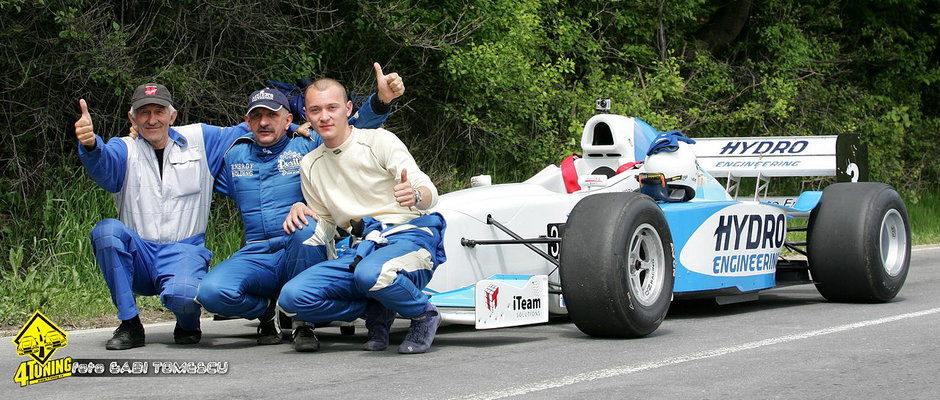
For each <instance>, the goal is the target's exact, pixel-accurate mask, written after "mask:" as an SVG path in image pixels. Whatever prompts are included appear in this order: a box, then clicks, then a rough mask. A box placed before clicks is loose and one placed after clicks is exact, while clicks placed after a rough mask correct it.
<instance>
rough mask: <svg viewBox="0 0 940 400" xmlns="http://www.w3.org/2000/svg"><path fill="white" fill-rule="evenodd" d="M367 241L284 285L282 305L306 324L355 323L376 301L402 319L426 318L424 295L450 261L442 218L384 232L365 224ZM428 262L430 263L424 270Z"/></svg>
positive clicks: (432, 216) (426, 218)
mask: <svg viewBox="0 0 940 400" xmlns="http://www.w3.org/2000/svg"><path fill="white" fill-rule="evenodd" d="M362 221H363V223H364V225H365V229H364V237H365V239H364V240H363V241H362V242H360V243H359V244H358V245H356V247H355V251H352V250H350V251H347V252H345V253H343V254H342V255H341V256H340V257H339V258H337V259H335V260H329V261H326V262H322V263H320V264H317V265H316V266H314V267H313V268H310V269H307V270H306V271H304V272H303V273H302V274H300V275H298V276H297V277H296V278H294V279H293V280H291V281H290V282H288V283H287V284H286V285H284V289H283V290H282V292H281V297H280V298H279V299H278V305H279V306H280V307H281V308H282V309H283V310H284V311H285V312H287V313H288V314H289V315H295V317H296V318H297V319H300V320H303V321H352V320H354V319H356V318H359V317H360V316H362V314H363V313H364V312H365V308H366V299H375V300H377V301H378V302H379V303H382V305H383V306H385V307H387V308H388V309H391V310H394V311H396V312H397V313H398V314H400V315H401V316H402V317H405V318H412V317H416V316H418V315H420V314H421V313H422V312H424V310H425V307H427V304H428V296H427V295H426V294H424V293H422V290H423V289H424V287H425V286H427V284H428V282H430V281H431V278H432V277H433V275H434V270H435V269H437V266H438V265H440V264H441V263H443V262H444V261H445V260H446V258H445V254H444V244H443V241H442V235H443V234H444V230H445V228H446V223H445V222H444V218H443V217H442V216H441V215H440V214H438V213H432V214H426V215H422V216H420V217H417V218H414V219H412V220H411V221H408V222H407V223H404V224H399V225H394V226H389V227H386V226H382V224H381V223H380V222H379V221H377V220H375V219H373V218H371V217H365V218H363V219H362ZM424 257H429V258H430V263H429V264H428V265H425V261H423V260H422V259H423V258H424Z"/></svg>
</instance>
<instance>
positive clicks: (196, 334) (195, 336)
mask: <svg viewBox="0 0 940 400" xmlns="http://www.w3.org/2000/svg"><path fill="white" fill-rule="evenodd" d="M173 340H174V341H175V342H176V344H196V343H199V341H200V340H202V329H199V328H196V329H195V330H191V331H187V330H185V329H183V328H181V327H180V324H179V322H177V323H176V328H173Z"/></svg>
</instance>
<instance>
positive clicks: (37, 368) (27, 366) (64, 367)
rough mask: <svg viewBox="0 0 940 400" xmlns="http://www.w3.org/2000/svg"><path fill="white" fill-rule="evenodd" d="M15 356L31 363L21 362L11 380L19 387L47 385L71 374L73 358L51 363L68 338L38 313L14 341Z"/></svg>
mask: <svg viewBox="0 0 940 400" xmlns="http://www.w3.org/2000/svg"><path fill="white" fill-rule="evenodd" d="M13 344H15V345H16V354H17V355H18V356H20V357H25V356H30V357H31V358H32V360H26V361H23V362H22V363H20V366H19V368H17V370H16V375H15V376H14V377H13V381H14V382H17V383H19V384H20V386H26V385H31V384H34V383H41V382H47V381H51V380H55V379H59V378H65V377H67V376H71V375H72V365H71V364H72V358H71V357H66V358H60V359H56V360H52V361H50V360H49V359H50V358H52V355H53V354H55V352H56V350H58V349H61V348H63V347H65V346H66V345H68V335H67V334H66V333H65V331H63V330H62V329H61V328H59V327H58V326H56V324H54V323H53V322H52V321H51V320H49V318H47V317H46V316H45V315H43V314H42V313H41V312H39V311H36V312H35V313H34V314H33V316H32V317H31V318H30V319H29V322H27V323H26V324H25V325H23V328H22V329H20V333H19V334H18V335H16V337H15V338H13Z"/></svg>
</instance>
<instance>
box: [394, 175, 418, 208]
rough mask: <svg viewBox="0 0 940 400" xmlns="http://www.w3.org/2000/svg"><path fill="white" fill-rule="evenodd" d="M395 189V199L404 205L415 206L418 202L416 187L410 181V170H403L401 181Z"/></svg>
mask: <svg viewBox="0 0 940 400" xmlns="http://www.w3.org/2000/svg"><path fill="white" fill-rule="evenodd" d="M392 190H394V191H395V201H397V202H398V205H400V206H402V207H414V206H415V205H416V204H417V200H416V197H415V190H417V189H415V187H414V186H411V182H408V170H407V169H402V170H401V182H400V183H398V184H397V185H395V187H394V188H393V189H392Z"/></svg>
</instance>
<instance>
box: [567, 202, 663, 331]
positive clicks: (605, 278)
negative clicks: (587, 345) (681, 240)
mask: <svg viewBox="0 0 940 400" xmlns="http://www.w3.org/2000/svg"><path fill="white" fill-rule="evenodd" d="M559 274H560V276H561V285H562V291H563V295H564V299H565V303H566V305H567V307H568V314H569V315H570V317H571V320H572V321H573V322H574V323H575V325H576V326H577V327H578V329H580V330H581V331H582V332H584V333H586V334H588V335H591V336H598V337H615V338H636V337H642V336H646V335H649V334H650V333H652V332H653V331H655V330H656V328H658V327H659V325H660V324H661V323H662V322H663V318H665V317H666V311H668V310H669V303H670V302H671V301H672V288H673V281H674V279H675V277H674V274H675V263H674V255H673V246H672V235H671V234H670V232H669V227H668V226H667V225H666V218H665V216H664V215H663V212H662V210H661V209H660V208H659V206H658V205H656V203H655V202H654V201H653V200H652V199H651V198H649V197H648V196H646V195H643V194H640V193H636V192H628V193H603V194H596V195H590V196H587V197H585V198H584V199H582V200H581V201H580V202H578V204H577V205H575V207H574V209H573V210H572V211H571V214H570V215H569V217H568V222H567V223H566V224H565V233H564V237H563V239H562V242H561V267H560V268H559Z"/></svg>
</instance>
